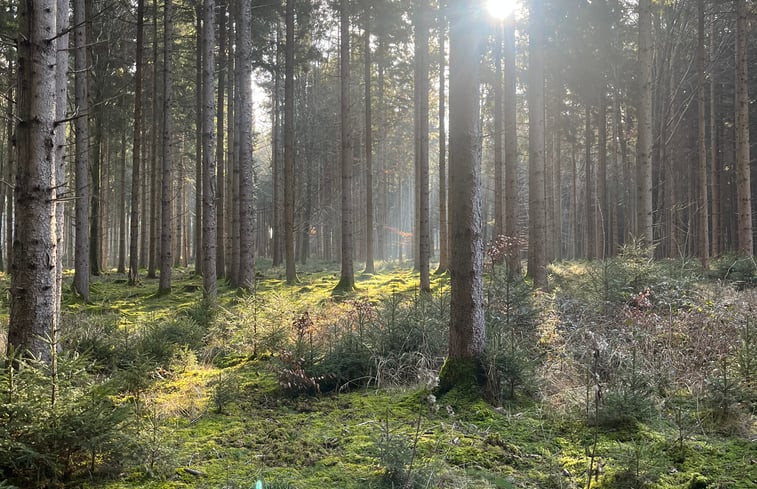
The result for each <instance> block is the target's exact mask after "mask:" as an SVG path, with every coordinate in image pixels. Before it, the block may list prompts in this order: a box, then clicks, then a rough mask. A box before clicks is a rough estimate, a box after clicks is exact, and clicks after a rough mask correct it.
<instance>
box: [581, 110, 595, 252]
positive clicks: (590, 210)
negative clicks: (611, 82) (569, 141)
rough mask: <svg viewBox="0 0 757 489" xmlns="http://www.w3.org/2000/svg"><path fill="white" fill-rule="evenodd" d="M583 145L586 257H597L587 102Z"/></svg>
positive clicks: (589, 115)
mask: <svg viewBox="0 0 757 489" xmlns="http://www.w3.org/2000/svg"><path fill="white" fill-rule="evenodd" d="M584 122H585V128H584V147H585V149H586V153H585V154H584V158H585V160H584V172H585V173H584V175H585V176H584V183H585V185H586V195H585V197H586V201H585V202H584V208H585V210H586V248H585V252H586V255H585V256H586V258H589V259H592V258H596V257H597V253H596V246H597V228H596V224H597V217H596V214H595V212H594V211H595V209H596V207H595V206H594V205H595V202H594V197H595V195H594V183H595V182H594V166H593V165H592V159H591V143H592V139H594V133H593V131H592V129H591V108H590V107H589V104H586V108H585V112H584Z"/></svg>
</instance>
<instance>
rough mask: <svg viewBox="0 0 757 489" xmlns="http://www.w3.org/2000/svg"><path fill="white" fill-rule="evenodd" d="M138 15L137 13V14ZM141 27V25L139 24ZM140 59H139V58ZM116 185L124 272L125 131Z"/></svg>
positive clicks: (120, 260)
mask: <svg viewBox="0 0 757 489" xmlns="http://www.w3.org/2000/svg"><path fill="white" fill-rule="evenodd" d="M137 16H139V14H137ZM140 27H141V26H140ZM140 61H141V60H140ZM119 172H120V173H119V178H118V185H119V187H121V188H120V189H119V191H118V273H122V274H123V273H126V131H125V130H124V131H123V133H121V166H120V168H119Z"/></svg>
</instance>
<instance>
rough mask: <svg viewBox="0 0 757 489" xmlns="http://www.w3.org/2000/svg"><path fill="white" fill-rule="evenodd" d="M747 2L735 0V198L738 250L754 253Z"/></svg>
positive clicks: (740, 252)
mask: <svg viewBox="0 0 757 489" xmlns="http://www.w3.org/2000/svg"><path fill="white" fill-rule="evenodd" d="M747 22H748V21H747V5H746V1H745V0H736V102H735V104H736V124H735V131H736V199H737V205H736V207H737V211H738V226H737V235H738V251H739V254H741V255H744V256H752V255H753V254H754V237H753V235H752V187H751V176H750V159H749V77H748V69H747V39H748V37H749V30H748V24H747Z"/></svg>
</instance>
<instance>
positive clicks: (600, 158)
mask: <svg viewBox="0 0 757 489" xmlns="http://www.w3.org/2000/svg"><path fill="white" fill-rule="evenodd" d="M597 110H598V112H599V113H598V117H597V202H596V208H597V212H598V213H599V216H598V219H597V223H598V224H599V227H598V229H597V248H596V253H597V255H596V256H598V257H600V258H607V257H609V256H610V255H611V249H612V248H611V244H612V232H611V229H610V208H609V206H608V198H607V97H606V96H605V88H604V87H603V88H602V93H600V94H599V106H598V108H597Z"/></svg>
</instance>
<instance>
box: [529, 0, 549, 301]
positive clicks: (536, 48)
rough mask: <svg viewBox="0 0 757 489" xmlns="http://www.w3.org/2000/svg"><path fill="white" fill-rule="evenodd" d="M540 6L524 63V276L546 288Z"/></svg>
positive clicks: (534, 11)
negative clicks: (526, 152) (526, 218)
mask: <svg viewBox="0 0 757 489" xmlns="http://www.w3.org/2000/svg"><path fill="white" fill-rule="evenodd" d="M543 15H544V4H543V0H534V3H533V4H532V7H531V17H530V21H529V58H528V59H529V61H528V74H529V80H528V141H529V143H528V145H529V158H528V170H529V171H528V208H529V212H528V216H529V221H530V222H529V226H528V234H529V238H528V274H529V275H530V276H531V277H533V279H534V287H536V288H541V289H543V288H546V286H547V254H546V245H547V243H546V239H547V229H546V224H547V222H546V219H547V217H546V214H545V212H546V210H545V191H544V17H543Z"/></svg>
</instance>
